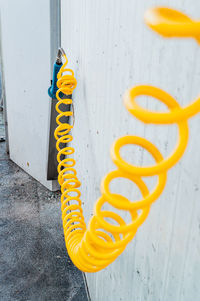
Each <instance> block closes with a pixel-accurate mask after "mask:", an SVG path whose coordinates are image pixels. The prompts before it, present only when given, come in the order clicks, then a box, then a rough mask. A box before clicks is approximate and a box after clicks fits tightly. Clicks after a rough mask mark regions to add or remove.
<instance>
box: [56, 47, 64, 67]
mask: <svg viewBox="0 0 200 301" xmlns="http://www.w3.org/2000/svg"><path fill="white" fill-rule="evenodd" d="M64 55H66V54H65V51H64V49H63V48H61V47H60V48H58V53H57V57H56V63H57V64H58V65H60V64H62V57H63V56H64Z"/></svg>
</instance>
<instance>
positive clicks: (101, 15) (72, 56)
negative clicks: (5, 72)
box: [61, 0, 200, 301]
mask: <svg viewBox="0 0 200 301" xmlns="http://www.w3.org/2000/svg"><path fill="white" fill-rule="evenodd" d="M155 5H165V6H166V5H168V6H170V7H173V8H177V9H180V10H183V11H184V12H186V13H188V14H190V15H191V16H193V17H195V18H200V2H199V1H197V0H196V1H192V2H191V0H185V1H183V0H179V1H178V0H166V1H163V0H160V1H155V0H148V1H147V0H145V1H140V0H135V1H131V0H125V1H119V0H109V1H106V0H102V1H93V0H87V1H86V0H85V1H69V0H68V1H66V0H63V1H62V10H61V15H62V38H61V39H62V45H63V47H64V48H65V50H66V52H67V55H68V58H69V62H70V63H69V65H70V66H71V67H72V68H74V69H75V73H76V77H77V80H78V86H77V89H76V91H75V93H74V104H75V129H74V131H73V135H74V141H73V143H74V146H75V148H76V154H75V157H76V159H77V169H78V176H79V177H80V179H81V181H82V184H83V185H82V199H83V202H84V213H85V215H86V217H87V220H88V219H89V217H90V216H91V214H92V209H93V205H94V202H95V200H96V199H97V198H98V197H99V196H100V190H99V186H100V181H101V178H102V177H103V176H104V175H105V173H106V172H107V171H110V170H112V169H114V168H115V167H114V165H113V164H112V162H111V159H110V156H109V149H110V145H111V144H112V142H113V140H114V139H115V138H116V137H118V136H122V135H126V134H133V135H139V136H142V137H146V138H147V139H149V140H150V141H152V142H154V143H155V144H156V146H158V148H159V149H160V150H161V151H162V153H163V155H165V156H166V155H167V154H168V153H169V152H170V151H171V150H172V149H173V147H174V145H175V144H176V139H177V129H176V126H169V127H168V126H153V125H144V124H142V123H141V122H139V121H138V120H136V119H135V118H133V117H131V116H130V115H129V114H128V113H127V112H126V110H125V108H124V107H123V103H122V95H123V93H124V92H125V90H126V89H127V88H129V87H131V86H133V85H135V84H140V83H145V84H152V85H156V86H158V87H160V88H162V89H164V90H166V91H167V92H169V93H171V94H172V95H173V96H174V97H176V99H177V100H178V101H179V103H180V104H181V105H184V104H186V103H188V102H190V101H191V100H192V99H193V98H195V97H196V96H197V95H198V94H199V91H200V85H199V83H200V72H199V70H200V47H199V46H198V45H197V43H196V42H195V41H193V40H191V39H162V38H161V37H159V36H157V35H156V34H155V33H153V32H152V31H150V30H149V29H148V28H147V27H146V25H145V24H144V22H143V15H144V12H145V10H146V9H147V8H149V7H151V6H155ZM146 105H147V107H148V108H149V109H152V108H154V109H155V108H156V109H158V110H159V109H163V107H162V106H161V105H160V104H159V103H158V102H156V101H153V100H152V102H151V101H148V104H146ZM189 125H190V140H189V145H188V149H187V151H186V153H185V155H184V156H183V158H182V160H181V161H180V162H179V163H178V164H177V166H176V167H175V168H173V169H172V170H170V171H169V173H168V181H167V185H166V188H165V191H164V193H163V194H162V196H161V197H160V198H159V200H158V201H157V202H156V203H155V204H154V205H153V206H152V209H151V212H150V214H149V217H148V219H147V221H146V222H145V223H144V224H143V225H142V226H141V228H140V229H139V231H138V232H137V235H136V237H135V238H134V240H133V241H132V242H131V243H130V245H129V246H128V247H127V249H126V250H125V251H124V253H123V254H122V255H121V256H120V257H119V258H118V259H117V260H116V261H115V262H114V263H113V264H112V265H110V266H109V267H107V268H106V269H105V270H104V271H101V272H99V273H97V274H87V281H88V286H89V291H90V295H91V299H92V301H107V300H109V301H114V300H115V301H120V300H122V301H128V300H133V301H136V300H142V301H144V300H152V301H157V300H162V301H164V300H170V301H172V300H184V301H188V300H199V299H200V285H199V277H200V257H199V251H200V202H199V201H200V190H199V189H200V177H199V175H200V155H199V153H200V151H199V150H200V139H199V133H200V116H196V117H195V118H193V119H192V120H190V122H189ZM128 154H129V156H128V159H129V160H130V161H131V162H134V163H136V164H137V163H139V164H146V163H151V158H150V157H149V156H148V155H147V154H146V153H145V152H144V151H143V150H139V149H137V148H132V149H129V152H128ZM154 180H155V179H153V180H152V181H150V182H148V183H149V185H150V187H152V184H153V183H155V182H154ZM113 191H115V192H122V194H124V195H129V196H130V198H134V199H135V198H136V197H137V189H135V187H133V186H132V185H131V184H130V183H127V182H123V183H122V182H120V183H119V182H117V181H116V182H115V183H114V185H113Z"/></svg>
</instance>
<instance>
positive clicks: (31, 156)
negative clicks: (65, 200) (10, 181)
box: [0, 0, 56, 189]
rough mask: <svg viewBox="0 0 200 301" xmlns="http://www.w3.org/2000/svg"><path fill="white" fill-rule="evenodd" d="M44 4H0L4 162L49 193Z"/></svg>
mask: <svg viewBox="0 0 200 301" xmlns="http://www.w3.org/2000/svg"><path fill="white" fill-rule="evenodd" d="M49 2H50V1H49V0H43V1H34V0H29V1H26V0H19V1H15V0H7V1H3V0H1V1H0V5H1V6H0V8H1V32H2V52H3V66H4V76H5V90H6V102H7V117H8V136H9V148H10V158H11V159H12V160H13V161H14V162H16V163H17V164H18V165H19V166H20V167H22V168H23V169H24V170H25V171H27V172H28V173H29V174H31V175H32V176H33V177H34V178H36V179H37V180H39V181H40V182H41V183H42V184H43V185H45V186H46V187H48V188H49V189H54V188H56V186H55V185H56V182H55V181H54V182H52V181H47V180H46V176H47V152H48V132H49V110H50V99H49V97H48V95H47V89H48V87H49V84H50V78H51V74H50V7H49Z"/></svg>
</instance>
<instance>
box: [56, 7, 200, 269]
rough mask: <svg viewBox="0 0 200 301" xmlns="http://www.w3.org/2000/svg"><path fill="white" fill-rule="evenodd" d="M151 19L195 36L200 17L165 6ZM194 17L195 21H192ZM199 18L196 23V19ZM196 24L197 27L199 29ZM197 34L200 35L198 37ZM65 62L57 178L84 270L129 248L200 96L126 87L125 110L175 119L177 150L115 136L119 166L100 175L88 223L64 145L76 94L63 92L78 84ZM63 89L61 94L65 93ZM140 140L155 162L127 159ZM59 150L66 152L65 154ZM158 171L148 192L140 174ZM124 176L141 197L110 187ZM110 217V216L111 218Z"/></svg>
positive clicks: (151, 119)
mask: <svg viewBox="0 0 200 301" xmlns="http://www.w3.org/2000/svg"><path fill="white" fill-rule="evenodd" d="M145 19H146V22H147V24H148V25H149V26H150V27H151V28H153V29H154V30H156V31H158V32H159V33H160V34H162V35H164V36H173V35H174V36H187V37H188V36H192V37H195V38H197V36H198V33H199V32H200V30H199V23H198V22H196V23H195V21H192V20H191V19H189V18H188V17H187V16H185V15H183V14H181V13H179V12H177V11H174V10H170V9H167V8H156V9H153V10H149V11H148V12H147V14H146V16H145ZM194 23H195V24H194ZM197 23H198V24H197ZM197 27H198V30H197ZM197 40H198V38H197ZM63 56H64V59H65V63H64V64H63V65H62V67H61V69H60V71H59V73H58V76H57V78H58V80H57V87H58V91H57V93H56V97H57V100H58V102H57V104H56V110H57V112H58V117H57V119H56V122H57V124H58V127H57V128H56V130H55V134H54V135H55V139H56V140H57V143H56V148H57V150H58V155H57V160H58V174H59V176H58V181H59V184H60V186H61V193H62V196H61V210H62V220H63V229H64V236H65V242H66V247H67V250H68V254H69V256H70V257H71V259H72V261H73V263H74V264H75V265H76V266H77V267H78V268H79V269H80V270H82V271H84V272H97V271H99V270H102V269H103V268H105V267H106V266H108V265H109V264H110V263H112V262H113V261H114V260H115V259H116V258H117V257H118V256H119V255H120V254H121V253H122V252H123V250H124V249H125V248H126V245H127V244H128V243H129V242H130V241H131V240H132V239H133V237H134V236H135V234H136V232H137V229H138V227H139V226H140V225H141V224H142V223H143V222H144V221H145V219H146V218H147V216H148V214H149V211H150V207H151V204H152V203H153V202H154V201H155V200H156V199H157V198H158V197H159V196H160V194H161V193H162V191H163V189H164V187H165V183H166V178H167V171H168V170H169V169H170V168H171V167H172V166H174V165H175V164H176V163H177V161H178V160H179V159H180V158H181V156H182V155H183V153H184V151H185V149H186V146H187V143H188V134H189V131H188V123H187V120H188V119H189V118H190V117H192V116H194V115H195V114H197V113H198V112H199V111H200V98H198V99H197V100H195V101H194V102H193V103H191V104H189V105H188V106H186V107H184V108H182V107H180V105H179V104H178V102H177V101H176V100H175V99H174V98H173V97H172V96H171V95H169V94H168V93H166V92H165V91H163V90H161V89H159V88H156V87H153V86H148V85H141V86H136V87H134V88H131V89H130V90H129V91H127V92H126V94H125V97H124V103H125V106H126V108H127V110H128V111H129V112H130V113H131V114H132V115H133V116H135V117H136V118H138V119H139V120H141V121H142V122H144V123H153V124H174V123H176V124H177V126H178V130H179V138H178V143H177V146H176V148H175V150H174V151H173V153H172V154H171V155H170V156H169V157H167V158H166V159H164V158H163V156H162V154H161V153H160V151H159V150H158V149H157V148H156V146H155V145H153V144H152V143H151V142H150V141H148V140H146V139H145V138H141V137H138V136H124V137H121V138H119V139H117V140H116V141H115V143H114V144H113V146H112V148H111V158H112V161H113V162H114V164H115V165H116V167H117V169H116V170H114V171H111V172H109V173H108V174H107V175H106V176H105V177H104V178H103V180H102V183H101V193H102V196H101V197H100V198H99V199H98V200H97V202H96V204H95V208H94V215H93V216H92V218H91V219H90V221H89V225H88V228H86V224H85V221H84V216H83V210H82V207H81V192H80V190H79V188H80V186H81V183H80V181H79V180H78V178H77V173H76V169H75V163H76V161H75V160H74V159H73V158H70V155H72V154H73V153H74V148H73V147H71V146H66V147H63V143H64V144H68V143H71V142H72V139H73V137H72V135H71V134H70V132H71V130H72V128H73V125H70V124H69V123H66V122H64V121H63V117H69V116H73V112H71V111H66V112H65V111H63V110H61V106H60V105H61V104H65V105H69V104H72V99H64V98H63V95H71V94H72V92H73V90H74V89H75V88H76V84H77V82H76V79H75V77H74V72H73V71H72V70H71V69H67V68H66V65H67V63H68V60H67V57H66V55H65V54H64V55H63ZM61 95H62V96H61ZM140 95H148V96H152V97H154V98H156V99H158V100H160V101H161V102H163V103H164V104H165V105H166V106H167V107H168V111H167V112H152V111H148V110H145V109H143V108H142V107H141V106H139V105H138V104H137V102H136V98H137V97H138V96H140ZM128 144H129V145H130V144H134V145H139V146H141V147H143V148H144V149H146V150H147V151H148V152H149V153H150V154H151V155H152V156H153V158H154V159H155V162H156V163H155V165H153V166H146V167H140V166H134V165H132V164H130V163H128V162H126V161H125V160H124V159H123V158H122V157H121V155H120V150H121V148H122V147H123V146H125V145H128ZM61 155H64V156H66V157H67V158H65V159H63V160H61ZM155 175H157V176H158V181H157V184H156V187H155V188H154V190H153V191H151V192H149V190H148V188H147V186H146V184H145V182H144V181H143V179H142V177H149V176H155ZM119 177H120V178H126V179H129V180H130V181H132V182H133V183H135V184H136V185H137V186H138V188H139V189H140V191H141V194H142V199H141V200H138V201H134V202H133V201H130V200H128V199H127V198H125V197H124V196H122V195H119V194H113V193H111V192H110V189H109V185H110V182H111V181H112V180H113V179H115V178H119ZM106 203H108V204H110V205H111V206H112V207H114V208H117V209H119V210H122V211H124V210H126V211H128V212H129V213H130V216H131V222H130V223H129V224H127V223H126V222H125V221H124V219H123V218H122V217H121V216H120V215H119V214H117V213H115V212H113V211H108V210H103V209H102V207H103V206H104V204H106ZM111 220H112V222H110V221H111Z"/></svg>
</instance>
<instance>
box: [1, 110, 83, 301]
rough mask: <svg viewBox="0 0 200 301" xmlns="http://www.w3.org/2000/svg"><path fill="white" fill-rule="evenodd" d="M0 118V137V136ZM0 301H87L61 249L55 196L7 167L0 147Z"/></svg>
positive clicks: (79, 275) (78, 274) (9, 164)
mask: <svg viewBox="0 0 200 301" xmlns="http://www.w3.org/2000/svg"><path fill="white" fill-rule="evenodd" d="M2 123H3V122H2V112H0V136H3V135H4V127H3V125H2ZM0 300H1V301H4V300H5V301H14V300H17V301H19V300H20V301H25V300H30V301H32V300H33V301H35V300H37V301H40V300H41V301H43V300H48V301H50V300H53V301H57V300H59V301H62V300H70V301H84V300H88V299H87V295H86V290H85V286H84V279H83V274H82V273H81V272H80V271H79V270H77V269H76V267H75V266H74V265H73V264H72V262H71V260H70V258H69V257H68V255H67V251H66V248H65V245H64V238H63V230H62V224H61V213H60V193H59V192H57V193H52V192H50V191H48V190H47V189H46V188H44V187H43V186H42V185H40V184H39V183H38V182H36V181H35V180H34V179H33V178H31V177H30V176H29V175H28V174H26V173H25V172H24V171H23V170H21V169H20V168H19V167H18V166H17V165H15V164H14V163H13V162H11V161H10V160H9V158H8V156H7V154H6V151H5V142H0Z"/></svg>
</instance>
